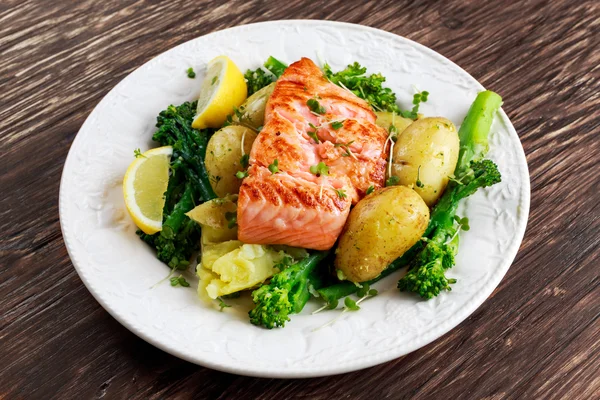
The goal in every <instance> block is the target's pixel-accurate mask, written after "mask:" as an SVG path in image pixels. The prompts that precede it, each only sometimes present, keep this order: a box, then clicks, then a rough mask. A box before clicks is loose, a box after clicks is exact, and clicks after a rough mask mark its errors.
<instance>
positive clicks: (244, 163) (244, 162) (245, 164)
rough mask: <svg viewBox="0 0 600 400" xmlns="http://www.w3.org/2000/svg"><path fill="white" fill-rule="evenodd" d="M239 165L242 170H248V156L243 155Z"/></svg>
mask: <svg viewBox="0 0 600 400" xmlns="http://www.w3.org/2000/svg"><path fill="white" fill-rule="evenodd" d="M240 165H241V166H242V168H248V165H250V154H244V155H243V156H242V157H241V158H240Z"/></svg>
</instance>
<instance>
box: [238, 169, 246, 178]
mask: <svg viewBox="0 0 600 400" xmlns="http://www.w3.org/2000/svg"><path fill="white" fill-rule="evenodd" d="M247 176H248V171H247V170H246V171H238V172H236V173H235V177H236V178H238V179H244V178H245V177H247Z"/></svg>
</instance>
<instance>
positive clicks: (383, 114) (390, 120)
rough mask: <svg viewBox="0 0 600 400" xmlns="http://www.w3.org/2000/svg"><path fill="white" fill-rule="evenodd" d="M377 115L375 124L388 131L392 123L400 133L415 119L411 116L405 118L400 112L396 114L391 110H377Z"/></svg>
mask: <svg viewBox="0 0 600 400" xmlns="http://www.w3.org/2000/svg"><path fill="white" fill-rule="evenodd" d="M375 115H376V116H377V120H375V124H377V125H378V126H380V127H382V128H383V129H385V130H386V131H387V130H389V129H390V125H392V124H393V125H394V126H395V127H396V131H398V133H402V131H404V130H405V129H406V128H407V127H408V126H409V125H410V124H412V123H413V122H414V121H413V120H412V119H410V118H404V117H401V116H399V115H398V114H396V115H394V114H392V113H391V112H389V111H375Z"/></svg>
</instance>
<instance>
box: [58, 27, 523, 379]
mask: <svg viewBox="0 0 600 400" xmlns="http://www.w3.org/2000/svg"><path fill="white" fill-rule="evenodd" d="M220 54H226V55H228V56H230V57H231V58H232V59H233V60H234V61H235V62H236V63H237V65H238V66H239V67H240V68H241V69H243V70H245V69H247V68H257V67H258V66H259V65H261V63H262V62H264V60H266V58H267V57H268V56H269V55H273V56H275V57H277V58H279V59H281V60H282V61H285V62H287V63H290V62H293V61H295V60H298V59H299V58H300V57H302V56H306V57H310V58H312V59H313V60H315V61H316V62H317V63H320V62H322V61H327V62H329V63H330V64H331V66H332V67H333V70H334V71H335V70H339V69H342V68H343V67H345V65H347V64H348V63H351V62H353V61H358V62H359V63H361V64H363V65H364V66H366V67H368V71H370V72H381V73H383V75H384V76H385V77H387V79H388V80H387V85H388V86H389V87H391V88H392V89H393V90H394V91H395V92H396V93H397V94H398V97H399V100H400V102H401V103H402V104H403V105H404V106H405V107H408V106H409V105H410V101H411V99H412V94H413V93H414V90H415V87H416V88H418V89H419V90H428V91H429V92H430V96H429V101H428V102H427V103H426V104H424V105H423V106H422V108H421V112H423V113H424V114H426V115H431V116H434V115H441V116H445V117H448V118H450V119H451V120H452V121H454V123H455V124H456V125H459V124H460V123H461V121H462V119H463V118H464V116H465V114H466V112H467V110H468V108H469V105H470V104H471V102H472V101H473V100H474V99H475V96H476V94H477V92H478V91H480V90H482V89H483V87H482V86H481V85H480V84H479V83H478V82H477V81H476V80H475V79H473V78H472V77H471V76H470V75H468V74H467V73H466V72H465V71H463V70H462V69H461V68H459V67H458V66H456V65H455V64H453V63H452V62H450V61H449V60H447V59H446V58H444V57H442V56H440V55H439V54H437V53H435V52H434V51H432V50H429V49H427V48H426V47H424V46H421V45H419V44H417V43H415V42H412V41H410V40H407V39H404V38H402V37H399V36H396V35H394V34H391V33H388V32H384V31H380V30H377V29H372V28H368V27H364V26H360V25H351V24H345V23H336V22H326V21H275V22H267V23H259V24H253V25H246V26H239V27H236V28H232V29H227V30H223V31H219V32H215V33H211V34H209V35H206V36H203V37H200V38H197V39H194V40H191V41H189V42H187V43H184V44H182V45H180V46H177V47H176V48H174V49H171V50H169V51H167V52H165V53H163V54H161V55H159V56H158V57H156V58H154V59H153V60H151V61H149V62H147V63H146V64H144V65H143V66H142V67H140V68H139V69H137V70H136V71H134V72H133V73H131V74H130V75H129V76H128V77H127V78H125V79H124V80H123V81H122V82H120V83H119V84H118V85H117V86H116V87H115V88H114V89H113V90H111V91H110V92H109V93H108V95H106V97H105V98H104V99H103V100H102V101H101V102H100V104H98V106H97V107H96V108H95V109H94V111H92V113H91V114H90V116H89V117H88V119H87V120H86V121H85V123H84V124H83V126H82V127H81V130H80V131H79V133H78V135H77V137H76V138H75V141H74V142H73V145H72V147H71V150H70V152H69V156H68V158H67V161H66V163H65V168H64V171H63V176H62V181H61V188H60V220H61V227H62V231H63V235H64V238H65V243H66V246H67V249H68V251H69V255H70V256H71V260H72V261H73V264H74V265H75V268H76V269H77V272H78V273H79V276H80V277H81V279H82V280H83V282H84V283H85V285H86V286H87V288H88V289H89V290H90V292H91V293H92V294H93V295H94V297H95V298H96V299H97V300H98V301H99V302H100V304H101V305H102V306H103V307H104V308H105V309H106V310H107V311H108V312H109V313H110V314H111V315H112V316H114V317H115V318H116V319H117V320H118V321H119V322H120V323H121V324H123V325H124V326H126V327H127V328H128V329H129V330H131V331H132V332H134V333H135V334H137V335H138V336H140V337H141V338H143V339H144V340H146V341H148V342H150V343H152V344H153V345H155V346H156V347H159V348H161V349H163V350H165V351H167V352H169V353H171V354H173V355H175V356H177V357H180V358H183V359H185V360H188V361H190V362H193V363H197V364H200V365H204V366H207V367H210V368H214V369H219V370H223V371H228V372H233V373H238V374H243V375H253V376H265V377H312V376H322V375H331V374H337V373H342V372H348V371H353V370H357V369H360V368H365V367H369V366H372V365H376V364H379V363H382V362H385V361H388V360H392V359H394V358H397V357H399V356H402V355H404V354H407V353H409V352H411V351H413V350H416V349H418V348H420V347H422V346H425V345H426V344H428V343H430V342H432V341H433V340H435V339H437V338H438V337H440V336H441V335H443V334H444V333H446V332H448V331H449V330H450V329H452V328H453V327H455V326H456V325H458V324H459V323H460V322H461V321H463V320H464V319H465V318H467V317H468V316H469V315H470V314H471V313H472V312H473V311H475V309H476V308H477V307H479V306H480V305H481V304H482V303H483V302H484V301H485V299H486V298H487V297H488V296H489V295H490V294H491V293H492V291H493V290H494V288H495V287H496V286H497V285H498V283H499V282H500V280H501V279H502V277H503V276H504V274H505V273H506V271H507V270H508V268H509V266H510V264H511V262H512V261H513V259H514V257H515V255H516V253H517V250H518V248H519V244H520V243H521V240H522V238H523V234H524V232H525V225H526V222H527V215H528V212H529V175H528V171H527V163H526V161H525V155H524V153H523V149H522V147H521V143H520V142H519V138H518V136H517V134H516V132H515V130H514V128H513V126H512V125H511V123H510V121H509V120H508V118H507V116H506V114H505V113H504V112H503V111H501V112H499V113H498V115H497V117H496V121H495V123H494V125H493V127H492V132H491V140H490V143H491V146H490V147H491V148H490V152H489V157H490V158H492V159H493V160H494V161H496V162H497V164H498V166H499V168H500V170H501V172H502V176H503V179H502V183H500V184H497V185H495V186H493V187H492V188H489V189H488V190H485V191H481V192H478V193H477V194H475V195H474V196H472V197H471V198H469V199H468V200H467V201H465V202H464V204H463V206H462V207H461V210H460V215H467V216H468V217H469V219H470V224H471V230H470V231H468V232H464V233H461V243H460V251H459V256H458V258H457V265H456V267H454V268H453V269H452V270H450V272H449V273H448V275H449V276H451V277H453V278H457V279H458V282H457V283H456V284H455V285H454V286H453V290H452V292H449V293H444V294H442V295H440V296H438V297H437V298H435V299H433V300H430V301H422V300H420V299H419V298H417V297H416V296H414V295H411V294H407V293H399V292H398V290H397V289H395V286H396V282H397V276H394V277H389V278H387V279H385V280H383V281H382V282H380V283H379V285H378V288H379V289H380V292H381V294H380V295H379V296H377V297H375V298H373V299H370V300H368V301H365V302H363V303H362V304H361V306H362V309H361V310H360V311H358V312H352V313H345V314H343V315H342V316H341V317H340V318H339V319H337V320H336V321H335V322H334V323H333V324H331V325H329V326H326V327H323V328H321V329H317V328H319V327H321V326H323V325H324V324H326V323H328V322H329V321H331V320H333V319H334V318H335V317H336V316H338V315H339V311H328V312H322V313H320V314H317V315H310V311H312V310H314V309H315V308H316V307H317V303H315V304H312V303H310V304H309V305H307V308H306V309H305V311H304V313H303V314H302V315H294V316H292V321H291V322H289V323H288V324H287V326H286V327H285V328H284V329H274V330H266V329H261V328H257V327H255V326H253V325H251V324H250V323H249V321H248V316H247V315H246V314H245V313H243V312H240V311H235V310H233V311H232V310H231V309H226V311H225V312H219V311H216V310H213V309H211V308H209V307H206V306H205V305H204V304H203V303H202V302H201V301H200V300H198V299H197V297H196V292H195V290H193V289H191V288H190V289H184V288H172V287H171V286H170V285H169V283H168V281H167V282H166V283H163V284H161V285H158V286H156V287H154V288H153V289H151V287H152V286H153V285H154V284H155V283H156V282H158V281H160V280H161V279H163V278H164V277H165V276H166V275H167V273H168V272H169V270H168V268H167V267H165V266H164V265H163V264H161V263H160V262H159V261H158V260H157V259H156V258H155V255H154V253H153V251H152V250H151V249H150V248H149V247H148V246H146V245H145V244H144V243H143V242H142V241H141V240H140V239H139V238H138V237H137V236H136V235H135V227H134V225H133V223H132V221H131V220H130V218H129V216H128V215H127V213H126V211H125V207H124V203H123V199H122V192H121V181H122V178H123V174H124V172H125V170H126V168H127V166H128V165H129V163H130V162H131V161H132V159H133V150H134V149H136V148H138V147H141V148H142V150H145V149H147V148H150V147H153V146H155V144H153V143H152V141H151V136H152V133H153V131H154V124H155V118H156V115H157V114H158V112H159V111H160V110H162V109H164V108H165V107H166V106H168V105H169V104H179V103H182V102H183V101H186V100H193V99H194V98H195V97H196V95H197V93H198V91H199V86H200V82H201V81H202V78H203V75H204V73H203V71H204V66H205V65H206V63H207V62H208V61H209V60H210V59H212V58H213V57H215V56H217V55H220ZM190 66H191V67H194V69H195V71H197V73H198V76H197V77H196V79H194V80H192V79H189V78H187V76H186V74H185V70H186V69H187V68H188V67H190ZM491 89H493V88H491ZM506 100H507V101H510V99H506ZM190 275H191V274H190Z"/></svg>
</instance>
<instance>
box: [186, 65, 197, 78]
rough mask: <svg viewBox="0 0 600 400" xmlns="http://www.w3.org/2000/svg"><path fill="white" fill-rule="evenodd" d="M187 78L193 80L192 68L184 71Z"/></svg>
mask: <svg viewBox="0 0 600 400" xmlns="http://www.w3.org/2000/svg"><path fill="white" fill-rule="evenodd" d="M185 72H186V73H187V76H188V78H190V79H194V78H195V77H196V73H195V72H194V68H192V67H189V68H188V69H187V70H186V71H185Z"/></svg>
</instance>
